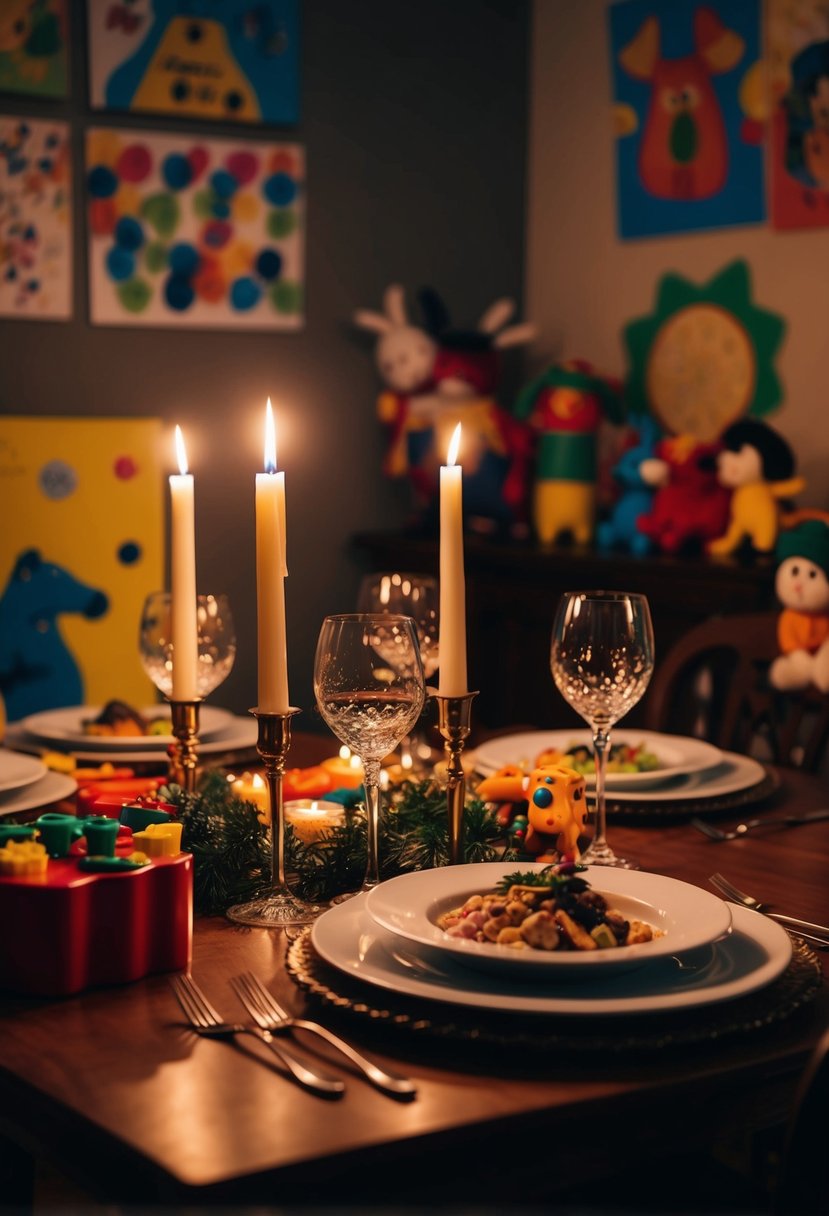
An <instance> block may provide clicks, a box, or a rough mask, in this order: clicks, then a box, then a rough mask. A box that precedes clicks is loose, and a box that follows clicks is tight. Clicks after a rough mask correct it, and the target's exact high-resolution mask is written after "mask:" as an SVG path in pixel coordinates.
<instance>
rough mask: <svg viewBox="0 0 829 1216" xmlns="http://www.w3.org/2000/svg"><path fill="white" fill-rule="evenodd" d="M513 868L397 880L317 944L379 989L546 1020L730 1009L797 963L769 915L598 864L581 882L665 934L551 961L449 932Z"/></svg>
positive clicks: (359, 902) (327, 924) (331, 914)
mask: <svg viewBox="0 0 829 1216" xmlns="http://www.w3.org/2000/svg"><path fill="white" fill-rule="evenodd" d="M515 868H516V867H515V863H500V862H493V863H481V864H477V865H464V866H448V867H445V868H442V869H438V870H423V871H418V872H417V873H414V874H407V875H402V876H400V877H399V878H393V879H390V880H389V881H388V882H385V883H381V884H380V885H379V886H378V887H376V888H375V889H374V890H373V891H370V892H369V893H368V894H367V895H357V896H355V897H354V898H353V899H350V900H347V901H346V902H345V903H342V904H337V905H335V906H334V907H332V908H331V909H329V911H327V912H325V913H323V915H322V916H321V917H320V918H319V919H318V920H317V921H316V922H315V923H314V925H313V928H312V930H311V942H312V944H313V946H314V949H315V950H316V952H317V953H318V954H319V956H320V957H321V958H322V959H323V960H324V961H325V962H326V963H328V964H329V965H330V966H332V967H334V968H336V969H337V970H339V971H341V972H343V973H345V974H347V975H350V976H352V977H353V978H356V979H359V980H362V981H364V982H365V983H367V984H370V985H373V986H375V987H377V988H381V989H388V990H391V991H394V992H397V993H402V994H404V995H408V996H413V997H419V998H426V999H428V1000H436V1001H443V1002H448V1003H450V1004H454V1005H465V1006H472V1007H475V1008H479V1009H482V1010H483V1009H485V1010H501V1011H504V1012H507V1013H518V1012H520V1013H531V1014H534V1013H535V1014H545V1015H549V1014H578V1015H579V1016H582V1015H588V1016H602V1017H606V1016H609V1015H628V1014H638V1013H654V1012H658V1011H660V1010H668V1009H687V1008H692V1007H694V1006H699V1005H707V1004H712V1003H714V1002H718V1001H726V1000H730V999H733V998H735V997H739V996H744V995H746V994H747V993H750V992H753V991H755V990H756V989H758V988H761V987H763V986H765V985H766V984H770V983H771V982H772V981H773V980H774V979H776V978H777V977H778V976H779V975H780V974H781V973H782V972H783V971H784V970H785V969H786V967H787V966H788V964H789V961H790V959H791V943H790V940H789V937H788V935H787V934H786V933H785V932H784V930H783V929H781V927H780V926H779V925H777V924H775V922H773V921H771V920H769V919H768V918H767V917H764V916H761V915H759V914H758V913H755V912H748V911H747V910H746V909H744V908H739V907H736V906H733V905H731V904H726V903H724V902H723V901H722V900H720V899H719V898H718V897H717V896H715V895H712V894H710V893H709V892H707V891H703V890H701V889H699V888H697V887H694V886H691V885H690V884H689V883H684V882H679V881H677V880H676V879H672V878H667V877H665V876H663V875H659V874H647V873H643V872H641V871H631V870H614V869H610V868H605V867H600V866H599V867H596V866H593V867H589V868H588V870H587V871H586V873H585V874H584V877H585V878H586V879H587V880H588V882H589V883H590V884H591V886H592V887H594V888H595V889H596V890H597V891H600V892H602V893H603V894H605V895H606V896H607V897H608V902H609V903H610V904H611V906H613V907H617V908H619V910H620V911H622V912H623V914H624V915H626V916H628V917H632V916H635V917H638V918H639V919H641V920H645V921H647V922H648V923H650V924H652V925H653V926H655V927H656V928H658V929H660V930H662V936H660V937H657V938H656V939H654V940H653V941H651V942H643V943H641V944H639V945H635V946H625V947H620V948H618V949H616V950H596V951H590V952H585V953H580V952H562V953H560V954H559V953H558V952H551V953H549V954H548V953H544V952H541V951H535V950H523V951H514V950H511V949H509V948H508V947H505V946H496V945H494V944H492V945H490V944H489V943H479V942H474V941H468V940H465V939H459V938H453V937H449V936H448V935H447V934H445V933H444V931H443V930H442V929H441V928H440V926H439V925H438V923H437V919H438V917H439V916H440V915H441V914H442V913H443V912H445V911H447V910H449V909H450V908H453V907H457V906H459V905H460V904H462V903H463V902H464V900H465V899H466V898H467V897H468V896H469V895H471V894H474V893H476V892H480V893H482V892H485V891H488V890H492V889H494V888H495V887H496V885H497V884H498V882H499V881H500V880H501V878H503V877H505V876H506V875H507V874H511V873H514V872H515ZM541 868H542V867H541V866H526V867H525V869H541Z"/></svg>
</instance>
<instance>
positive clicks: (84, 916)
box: [0, 853, 193, 996]
mask: <svg viewBox="0 0 829 1216" xmlns="http://www.w3.org/2000/svg"><path fill="white" fill-rule="evenodd" d="M0 923H1V924H3V925H4V926H5V928H4V930H3V932H2V934H0V989H3V990H5V991H9V992H16V993H21V994H25V995H27V996H71V995H73V994H74V993H77V992H81V991H83V990H84V989H85V988H94V987H98V986H101V985H105V984H127V983H131V982H133V981H134V980H139V979H141V978H143V976H145V975H152V974H154V973H156V972H163V971H181V970H183V969H185V968H186V967H188V966H189V963H190V956H191V949H192V942H193V857H192V854H191V853H179V854H178V855H177V856H176V857H158V858H154V859H153V861H152V862H151V863H150V864H149V865H147V866H143V867H141V868H140V869H136V870H131V871H129V872H126V873H116V874H102V873H86V872H85V871H83V870H79V869H78V865H77V860H76V859H75V858H73V857H67V858H60V859H58V860H53V861H50V862H49V867H48V870H47V872H46V874H43V875H25V876H20V877H9V876H5V875H4V876H1V877H0Z"/></svg>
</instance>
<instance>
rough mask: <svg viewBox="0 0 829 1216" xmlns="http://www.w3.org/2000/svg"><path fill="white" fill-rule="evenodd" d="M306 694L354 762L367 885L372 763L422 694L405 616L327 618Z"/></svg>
mask: <svg viewBox="0 0 829 1216" xmlns="http://www.w3.org/2000/svg"><path fill="white" fill-rule="evenodd" d="M314 694H315V696H316V699H317V705H318V707H319V711H320V713H321V714H322V716H323V718H324V719H325V721H326V722H327V723H328V725H329V726H330V728H331V730H332V731H333V732H334V734H335V735H336V736H337V738H338V739H339V740H340V741H341V742H342V743H346V744H347V745H348V746H349V747H350V748H351V750H352V752H354V753H355V755H357V756H359V758H360V760H361V761H362V765H363V771H364V774H365V780H364V786H365V792H366V820H367V825H368V862H367V867H366V874H365V879H364V881H363V885H362V887H361V888H360V891H369V890H371V889H372V887H376V886H377V884H378V882H379V881H380V868H379V854H378V831H379V824H380V762H381V760H382V759H383V757H384V756H387V755H388V754H389V752H390V751H393V750H394V748H395V747H397V745H398V744H399V743H400V741H401V739H402V738H403V737H404V736H405V735H407V734H408V733H409V732H410V731H411V729H412V727H413V726H414V724H415V722H416V721H417V719H418V718H419V716H420V713H421V710H422V709H423V703H424V700H425V697H426V688H425V684H424V680H423V664H422V662H421V658H420V648H419V646H418V643H417V633H416V632H415V624H414V621H413V620H412V619H411V617H407V616H399V615H396V614H392V613H371V612H367V613H363V612H359V613H346V614H344V615H341V616H327V617H326V618H325V620H324V621H323V623H322V628H321V630H320V635H319V641H318V642H317V653H316V659H315V662H314ZM357 893H358V892H352V893H350V894H357ZM350 894H349V895H345V896H337V897H335V900H334V901H333V902H340V901H341V900H342V899H347V898H349V897H350Z"/></svg>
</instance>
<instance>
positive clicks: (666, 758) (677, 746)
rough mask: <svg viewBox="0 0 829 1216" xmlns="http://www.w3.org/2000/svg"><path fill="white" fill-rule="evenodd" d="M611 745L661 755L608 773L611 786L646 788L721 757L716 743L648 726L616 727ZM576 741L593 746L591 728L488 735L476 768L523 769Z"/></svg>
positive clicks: (486, 770) (478, 752)
mask: <svg viewBox="0 0 829 1216" xmlns="http://www.w3.org/2000/svg"><path fill="white" fill-rule="evenodd" d="M610 743H611V747H612V746H614V745H615V744H617V743H626V744H628V745H629V746H630V747H638V746H639V744H640V743H643V744H644V745H645V748H646V750H647V751H649V752H653V754H654V755H655V756H656V757H658V759H659V768H656V769H651V770H650V771H649V772H643V773H608V774H607V781H606V785H607V788H608V789H612V790H613V791H614V792H615V791H616V790H624V789H645V788H646V787H647V786H651V785H661V784H663V783H664V782H666V781H670V780H672V779H673V778H674V777H680V776H683V775H684V774H686V773H697V772H700V771H702V770H703V769H706V768H711V767H712V766H713V765H715V764H718V763H719V762H720V760H721V759H722V752H721V751H720V749H719V748H718V747H715V746H714V745H713V743H706V742H705V740H704V739H694V738H692V737H691V736H688V735H664V734H662V733H660V732H659V731H649V730H627V729H625V730H621V729H620V730H618V731H616V730H614V731H612V732H611V735H610ZM574 744H576V745H577V746H582V747H591V746H592V741H591V735H590V732H589V731H579V730H578V729H576V730H538V731H528V732H526V733H524V734H516V735H499V736H498V737H497V738H495V739H487V741H486V743H482V744H481V746H480V747H479V748H478V749H477V750H476V752H475V758H474V765H475V768H476V769H477V770H478V772H480V773H481V774H483V776H485V777H488V776H490V775H491V774H492V773H495V772H497V771H498V769H500V768H503V767H504V765H505V764H518V765H520V766H521V767H522V768H524V769H527V770H529V769H531V768H533V767H534V765H535V760H536V757H537V756H538V755H539V754H540V753H541V752H543V751H545V750H547V749H554V750H556V751H560V752H566V751H567V750H568V749H569V748H570V747H572V746H573V745H574ZM586 781H587V784H588V785H592V784H593V782H594V777H593V774H592V773H588V774H587V775H586Z"/></svg>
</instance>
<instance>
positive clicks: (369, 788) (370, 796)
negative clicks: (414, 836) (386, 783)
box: [362, 760, 380, 891]
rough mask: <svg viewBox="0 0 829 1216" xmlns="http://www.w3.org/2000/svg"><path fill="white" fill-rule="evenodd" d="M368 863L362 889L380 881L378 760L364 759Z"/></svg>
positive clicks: (366, 888)
mask: <svg viewBox="0 0 829 1216" xmlns="http://www.w3.org/2000/svg"><path fill="white" fill-rule="evenodd" d="M363 771H364V773H365V778H364V780H363V786H364V788H365V791H366V827H367V831H368V864H367V867H366V877H365V881H364V882H363V887H362V889H363V890H364V891H369V890H371V888H372V887H376V886H377V884H378V883H379V881H380V761H379V760H364V761H363Z"/></svg>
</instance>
